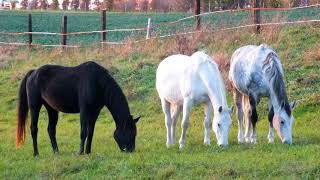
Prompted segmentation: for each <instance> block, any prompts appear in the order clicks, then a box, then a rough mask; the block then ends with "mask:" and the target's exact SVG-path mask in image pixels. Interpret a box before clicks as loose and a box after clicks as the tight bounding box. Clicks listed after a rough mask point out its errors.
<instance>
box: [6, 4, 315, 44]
mask: <svg viewBox="0 0 320 180" xmlns="http://www.w3.org/2000/svg"><path fill="white" fill-rule="evenodd" d="M315 7H317V8H319V7H320V4H315V5H309V6H303V7H295V8H256V7H254V8H246V9H238V10H223V11H215V12H207V13H202V14H196V15H193V16H188V17H184V18H180V19H178V20H175V21H171V22H164V23H158V24H156V25H152V24H153V23H151V19H150V18H149V19H148V22H146V24H147V26H146V27H145V28H119V29H107V28H106V20H107V18H106V12H105V11H102V12H101V18H100V27H101V28H100V30H97V31H96V30H95V31H79V32H67V16H63V20H62V23H61V32H36V31H32V17H31V14H29V18H28V32H0V35H8V36H21V35H28V37H29V38H28V42H25V43H21V42H2V41H0V45H16V46H30V47H32V46H42V47H63V48H70V47H72V48H73V47H83V46H87V45H68V44H67V37H68V36H77V35H89V34H100V36H101V37H100V42H96V43H91V44H90V45H104V44H106V45H121V44H126V42H111V41H107V39H106V34H107V33H108V32H141V33H145V34H146V36H145V37H146V39H140V40H133V41H130V43H139V42H144V41H147V40H150V39H155V38H166V37H172V36H180V35H188V34H195V33H199V32H216V31H228V30H235V29H243V28H252V27H256V28H257V27H264V26H280V25H294V24H308V23H320V19H309V20H296V21H284V22H267V23H261V21H260V20H257V19H256V18H253V19H254V20H253V23H252V24H245V25H238V26H232V27H222V28H217V29H213V30H201V29H200V28H199V26H200V25H199V24H198V23H199V22H200V20H199V21H197V20H198V17H199V18H200V17H201V18H202V17H203V18H204V17H206V16H208V15H215V14H222V13H236V12H244V11H246V12H252V14H254V15H256V13H255V12H256V11H276V12H279V11H293V10H299V9H307V8H315ZM319 15H320V13H319ZM258 16H259V17H258V19H260V16H261V15H260V13H259V15H258ZM213 17H214V16H213ZM191 19H195V22H194V23H195V29H194V30H193V31H185V32H182V33H181V32H180V33H176V32H175V33H168V34H164V35H158V36H152V34H153V33H152V31H154V29H160V28H161V27H163V26H171V25H175V24H179V23H182V22H184V21H187V20H191ZM33 35H49V36H60V37H61V44H60V45H57V44H40V43H33Z"/></svg>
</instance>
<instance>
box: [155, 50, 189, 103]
mask: <svg viewBox="0 0 320 180" xmlns="http://www.w3.org/2000/svg"><path fill="white" fill-rule="evenodd" d="M189 61H190V57H189V56H184V55H173V56H169V57H167V58H166V59H164V60H163V61H162V62H161V63H160V64H159V66H158V69H157V74H156V88H157V91H158V94H159V96H160V98H161V99H165V100H167V101H168V102H170V103H172V104H176V105H182V104H183V97H182V95H181V94H182V93H181V91H180V86H181V83H182V82H181V79H183V76H184V75H185V69H186V67H187V66H188V65H189Z"/></svg>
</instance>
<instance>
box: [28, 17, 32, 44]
mask: <svg viewBox="0 0 320 180" xmlns="http://www.w3.org/2000/svg"><path fill="white" fill-rule="evenodd" d="M28 32H29V34H28V36H29V42H28V43H29V48H30V49H31V48H32V16H31V14H29V17H28Z"/></svg>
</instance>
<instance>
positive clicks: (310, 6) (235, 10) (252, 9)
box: [159, 4, 320, 25]
mask: <svg viewBox="0 0 320 180" xmlns="http://www.w3.org/2000/svg"><path fill="white" fill-rule="evenodd" d="M319 6H320V4H314V5H309V6H301V7H294V8H244V9H230V10H221V11H213V12H206V13H201V14H197V15H192V16H188V17H184V18H181V19H178V20H176V21H172V22H168V23H162V24H159V25H164V24H175V23H178V22H181V21H184V20H187V19H193V18H195V17H198V16H205V15H209V14H219V13H226V12H243V11H257V10H262V11H292V10H297V9H306V8H312V7H319Z"/></svg>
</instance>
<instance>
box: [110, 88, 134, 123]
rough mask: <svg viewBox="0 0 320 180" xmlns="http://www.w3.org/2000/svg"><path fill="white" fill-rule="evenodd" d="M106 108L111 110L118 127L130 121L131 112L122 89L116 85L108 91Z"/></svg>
mask: <svg viewBox="0 0 320 180" xmlns="http://www.w3.org/2000/svg"><path fill="white" fill-rule="evenodd" d="M105 99H106V106H107V108H108V109H109V111H110V113H111V115H112V117H113V119H114V120H115V122H116V126H117V127H118V126H119V125H124V124H125V123H126V121H127V120H128V119H129V116H130V110H129V106H128V102H127V99H126V97H125V96H124V94H123V92H122V90H121V88H120V87H119V86H118V85H117V84H114V85H113V86H110V87H109V88H108V89H107V90H106V97H105Z"/></svg>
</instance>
